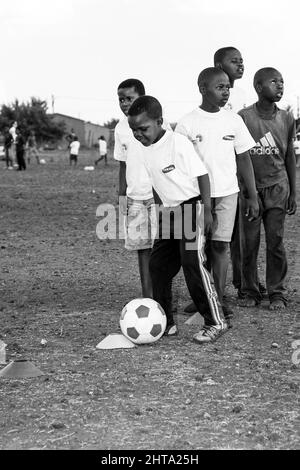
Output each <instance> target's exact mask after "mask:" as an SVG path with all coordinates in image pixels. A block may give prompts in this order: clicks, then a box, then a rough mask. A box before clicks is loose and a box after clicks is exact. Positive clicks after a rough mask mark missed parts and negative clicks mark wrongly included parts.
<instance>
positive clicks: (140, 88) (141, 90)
mask: <svg viewBox="0 0 300 470" xmlns="http://www.w3.org/2000/svg"><path fill="white" fill-rule="evenodd" d="M120 88H134V89H135V91H136V92H137V93H138V95H139V96H143V95H145V94H146V91H145V87H144V85H143V83H142V82H141V81H140V80H138V79H137V78H128V79H127V80H124V81H123V82H121V83H120V85H119V86H118V90H120Z"/></svg>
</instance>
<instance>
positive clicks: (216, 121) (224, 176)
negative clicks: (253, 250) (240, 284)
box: [175, 67, 258, 321]
mask: <svg viewBox="0 0 300 470" xmlns="http://www.w3.org/2000/svg"><path fill="white" fill-rule="evenodd" d="M198 86H199V91H200V93H201V95H202V104H201V105H200V107H198V108H196V109H195V110H194V111H192V112H191V113H189V114H187V115H185V116H184V117H183V118H182V119H180V120H179V122H178V124H177V126H176V129H175V130H176V132H179V133H181V134H183V135H185V136H186V137H188V138H189V139H190V140H191V142H193V144H194V147H195V150H196V151H197V153H198V155H199V158H200V159H201V160H202V161H203V163H204V165H205V166H206V168H207V170H208V174H209V179H210V185H211V197H212V211H213V216H214V221H215V226H214V229H213V231H212V234H211V236H210V237H209V238H208V239H207V241H206V256H207V266H208V268H210V269H211V270H212V274H213V277H214V281H215V286H216V290H217V293H218V296H219V300H220V302H221V305H222V307H223V311H224V315H225V318H226V319H227V318H228V321H230V317H231V311H230V310H229V308H228V307H227V306H226V305H224V299H223V296H224V290H225V285H226V276H227V269H228V264H229V256H228V248H229V243H230V241H231V237H232V231H233V226H234V221H235V215H236V208H237V197H238V192H239V185H238V179H237V174H238V176H239V177H241V178H242V179H243V181H244V185H245V187H246V188H247V191H248V199H247V200H246V201H245V206H246V209H245V213H246V217H247V218H248V219H249V220H253V219H254V218H255V217H256V216H257V214H258V202H257V197H256V188H255V181H254V174H253V168H252V164H251V160H250V156H249V153H248V151H249V150H250V149H251V148H252V147H253V146H254V145H255V141H254V140H253V138H252V137H251V135H250V133H249V131H248V130H247V127H246V126H245V124H244V123H243V121H242V119H241V118H240V116H238V115H237V114H236V113H234V112H232V111H230V110H223V109H222V108H223V107H224V106H225V104H226V103H227V101H228V98H229V90H230V81H229V78H228V76H227V74H226V73H225V72H223V71H222V70H220V69H219V68H215V67H210V68H207V69H205V70H203V71H202V72H201V73H200V75H199V77H198Z"/></svg>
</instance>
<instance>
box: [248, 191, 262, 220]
mask: <svg viewBox="0 0 300 470" xmlns="http://www.w3.org/2000/svg"><path fill="white" fill-rule="evenodd" d="M258 214H259V204H258V200H257V197H255V198H248V199H245V216H246V217H247V218H248V220H249V222H252V220H255V219H256V218H257V217H258Z"/></svg>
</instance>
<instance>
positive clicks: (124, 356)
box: [0, 152, 300, 450]
mask: <svg viewBox="0 0 300 470" xmlns="http://www.w3.org/2000/svg"><path fill="white" fill-rule="evenodd" d="M45 159H46V161H47V164H46V165H40V166H38V165H36V164H35V162H34V163H32V164H31V166H30V167H29V169H28V171H26V172H15V171H6V170H5V168H4V163H3V162H2V163H1V164H2V167H1V169H0V184H1V188H2V191H1V200H0V237H1V240H0V254H1V275H0V319H1V330H0V339H2V340H4V341H5V342H6V343H7V344H8V347H7V355H8V360H9V361H10V360H14V359H17V358H26V359H29V360H31V361H32V362H33V363H34V364H35V365H36V366H37V367H39V368H40V369H41V370H42V371H43V372H44V374H45V375H43V376H41V377H37V378H34V379H22V380H18V379H4V378H0V414H1V430H0V448H1V449H102V450H104V449H158V450H166V449H171V450H173V449H174V450H179V449H297V448H299V434H298V432H299V428H297V420H298V419H299V415H298V410H299V401H298V400H299V383H300V382H299V366H297V365H296V364H293V363H292V353H293V349H292V342H293V341H294V340H295V339H299V338H300V334H299V333H300V332H299V329H297V328H299V325H297V323H296V320H297V318H296V315H297V313H298V315H299V291H298V290H297V289H298V288H299V279H300V271H299V264H297V260H298V259H299V257H298V255H299V250H298V241H297V234H298V233H299V215H296V216H293V217H290V218H288V219H287V225H286V249H287V254H288V260H289V276H288V288H289V300H290V302H289V306H288V308H287V310H286V311H284V312H279V313H277V312H271V311H269V310H268V304H267V302H264V303H263V304H262V305H261V306H260V307H259V308H254V309H242V308H240V307H239V306H238V305H237V301H236V297H235V292H234V290H233V288H232V286H231V283H230V275H229V279H228V290H227V294H228V296H229V299H230V301H231V305H232V307H233V309H234V312H235V322H234V328H233V329H232V330H230V331H229V332H228V333H227V334H226V335H224V336H223V337H222V338H221V339H220V340H219V341H217V342H216V343H214V344H212V345H208V346H199V345H196V344H194V343H192V341H191V339H192V335H193V333H194V332H195V331H196V330H197V327H195V326H187V325H185V324H184V322H185V320H186V319H187V316H186V315H183V314H182V312H183V307H184V305H185V304H186V302H188V301H189V296H188V293H187V289H186V287H185V284H184V281H183V276H182V273H180V275H179V276H178V277H177V279H176V281H175V283H174V284H175V285H174V290H175V297H176V301H177V308H178V318H177V319H178V324H179V327H180V335H179V337H177V338H162V339H161V340H159V341H158V342H157V343H154V344H152V345H149V346H147V345H145V346H139V347H136V348H134V349H129V350H108V351H103V350H97V349H96V348H95V346H96V345H97V344H98V342H99V341H100V340H101V339H103V338H104V337H105V336H106V335H107V334H109V333H112V332H119V326H118V320H119V314H120V311H121V309H122V307H123V305H124V304H126V303H127V302H128V301H129V300H131V299H133V298H135V297H138V296H140V286H139V279H138V274H137V260H136V257H135V255H134V254H133V253H130V252H127V251H125V249H124V247H123V241H122V240H120V241H108V240H107V241H100V240H98V239H97V237H96V225H97V222H98V219H97V218H96V209H97V206H98V205H99V204H100V203H103V202H110V203H113V204H115V203H116V183H117V173H118V166H117V164H116V163H115V162H113V161H112V160H111V159H110V160H109V166H108V167H106V168H105V167H104V165H103V164H102V162H101V163H100V164H99V165H98V168H97V169H96V170H95V171H93V172H88V171H84V170H83V167H84V166H85V165H90V164H93V161H94V159H95V154H92V153H89V152H85V153H84V152H82V153H81V155H80V157H79V166H78V168H77V169H70V168H69V166H68V156H67V153H63V152H60V153H52V152H51V153H50V152H49V153H48V154H46V155H45ZM298 187H299V182H298ZM259 269H260V275H261V276H262V277H263V274H264V256H263V252H262V253H261V255H260V266H259ZM298 318H299V317H298ZM42 339H46V340H47V344H46V346H42V345H41V340H42ZM274 343H276V345H277V346H276V345H274Z"/></svg>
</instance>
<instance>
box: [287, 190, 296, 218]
mask: <svg viewBox="0 0 300 470" xmlns="http://www.w3.org/2000/svg"><path fill="white" fill-rule="evenodd" d="M296 209H297V203H296V199H295V196H294V195H293V194H290V196H289V198H288V202H287V208H286V213H287V214H288V215H293V214H295V212H296Z"/></svg>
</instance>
